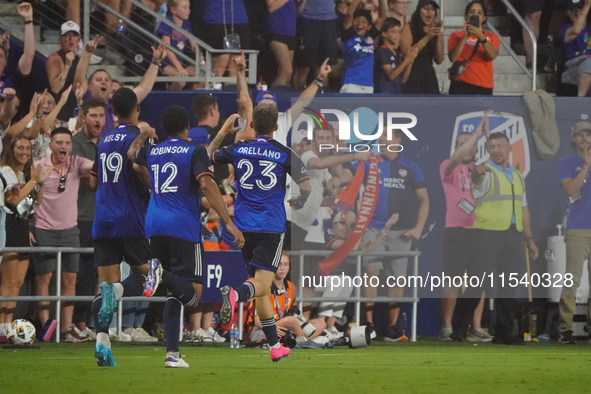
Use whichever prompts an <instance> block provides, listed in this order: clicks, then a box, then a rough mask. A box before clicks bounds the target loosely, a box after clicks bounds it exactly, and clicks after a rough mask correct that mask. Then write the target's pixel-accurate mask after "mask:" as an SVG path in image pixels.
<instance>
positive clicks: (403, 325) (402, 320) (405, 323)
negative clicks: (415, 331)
mask: <svg viewBox="0 0 591 394" xmlns="http://www.w3.org/2000/svg"><path fill="white" fill-rule="evenodd" d="M400 329H401V330H402V334H404V335H406V333H407V332H408V319H407V318H406V312H402V316H401V317H400Z"/></svg>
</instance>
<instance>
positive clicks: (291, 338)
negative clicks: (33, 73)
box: [279, 330, 297, 349]
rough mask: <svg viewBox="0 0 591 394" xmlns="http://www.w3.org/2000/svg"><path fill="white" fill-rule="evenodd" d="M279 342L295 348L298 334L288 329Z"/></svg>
mask: <svg viewBox="0 0 591 394" xmlns="http://www.w3.org/2000/svg"><path fill="white" fill-rule="evenodd" d="M279 342H281V343H282V344H283V346H286V347H288V348H290V349H293V348H294V347H296V343H297V341H296V335H295V333H294V332H293V331H292V330H287V331H286V332H285V335H284V336H283V337H281V340H280V341H279Z"/></svg>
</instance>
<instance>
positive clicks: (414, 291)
mask: <svg viewBox="0 0 591 394" xmlns="http://www.w3.org/2000/svg"><path fill="white" fill-rule="evenodd" d="M331 253H332V252H330V251H317V250H301V251H292V252H291V255H292V256H299V272H300V275H303V272H304V256H328V255H330V254H331ZM420 255H421V252H418V251H416V252H403V253H400V252H371V253H364V252H351V253H349V256H354V257H356V258H357V261H356V272H355V275H356V276H357V277H361V274H362V272H361V262H362V261H361V260H362V259H361V257H362V256H381V257H412V258H413V275H415V276H418V275H419V256H420ZM355 287H356V288H355V296H354V297H349V298H325V297H303V280H301V281H300V283H299V284H298V291H299V292H298V294H299V296H298V297H297V299H298V300H299V301H300V302H354V303H355V322H356V323H357V324H358V325H359V323H360V321H361V302H377V303H381V302H403V303H404V302H410V303H412V319H411V336H410V341H411V342H416V340H417V304H418V302H419V296H418V288H417V287H416V286H415V287H414V288H413V289H412V297H401V298H390V297H376V298H363V297H361V287H359V286H355Z"/></svg>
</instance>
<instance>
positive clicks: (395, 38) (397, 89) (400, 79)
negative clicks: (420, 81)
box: [374, 18, 418, 93]
mask: <svg viewBox="0 0 591 394" xmlns="http://www.w3.org/2000/svg"><path fill="white" fill-rule="evenodd" d="M401 30H402V24H401V23H400V21H399V20H398V19H396V18H386V20H385V21H384V24H383V25H382V30H381V31H380V33H381V36H380V41H381V43H382V45H380V46H379V47H378V49H376V52H375V63H374V82H375V92H376V93H401V87H402V84H403V83H405V82H406V80H407V79H408V76H409V75H410V70H411V68H412V62H413V61H414V60H415V58H416V57H417V54H418V50H417V49H416V48H411V49H410V50H409V52H408V54H407V55H406V57H405V58H404V60H403V58H402V54H401V53H400V52H398V46H399V45H400V32H401Z"/></svg>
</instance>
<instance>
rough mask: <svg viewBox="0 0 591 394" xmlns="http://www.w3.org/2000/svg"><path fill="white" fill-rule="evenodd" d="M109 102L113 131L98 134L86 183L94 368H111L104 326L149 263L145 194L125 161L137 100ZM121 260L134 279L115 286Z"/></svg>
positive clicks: (127, 92) (127, 93)
mask: <svg viewBox="0 0 591 394" xmlns="http://www.w3.org/2000/svg"><path fill="white" fill-rule="evenodd" d="M112 101H113V110H114V111H115V114H117V116H118V117H119V126H118V127H116V128H115V129H113V130H111V131H110V132H108V133H106V134H104V136H103V137H102V138H101V140H100V141H99V143H98V145H97V156H96V157H97V160H95V162H94V166H93V169H92V171H91V175H92V176H91V179H90V183H91V186H92V187H96V188H97V192H96V210H95V216H94V224H93V228H92V236H93V239H94V253H95V257H94V258H95V264H96V265H97V267H98V276H99V283H101V287H100V293H99V294H98V295H97V296H96V297H95V299H94V302H93V304H92V311H93V314H94V316H95V322H96V330H97V337H96V341H97V344H96V349H95V356H96V360H97V363H98V365H99V366H116V365H117V364H115V361H114V360H113V354H112V351H111V342H110V341H109V334H108V331H109V325H110V324H111V320H112V319H113V313H114V310H115V307H116V305H117V301H118V300H119V299H121V297H123V296H139V295H141V294H142V291H143V286H144V282H145V277H144V275H147V273H148V266H147V262H148V260H150V259H151V258H152V253H151V251H150V246H149V244H148V241H147V240H146V237H145V234H144V218H145V216H146V210H147V208H148V199H149V197H150V194H149V191H148V188H147V186H145V185H143V184H142V183H141V182H140V180H139V178H138V176H137V175H136V172H135V171H134V169H133V167H134V163H133V161H131V160H129V159H128V158H127V150H128V149H129V146H130V145H131V143H132V142H133V141H134V140H135V138H136V137H137V136H138V135H139V133H140V129H139V128H138V126H137V124H138V118H139V113H140V110H139V105H138V99H137V96H136V94H135V93H134V91H133V90H131V89H128V88H121V89H119V90H117V92H115V94H114V95H113V99H112ZM148 129H149V130H153V129H151V128H148ZM123 259H125V261H126V262H127V263H128V264H129V265H130V266H131V269H132V271H133V273H134V274H133V275H130V276H129V277H127V278H126V279H125V280H124V281H123V282H121V283H118V282H119V281H120V280H121V273H120V269H119V264H120V263H121V261H122V260H123Z"/></svg>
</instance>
